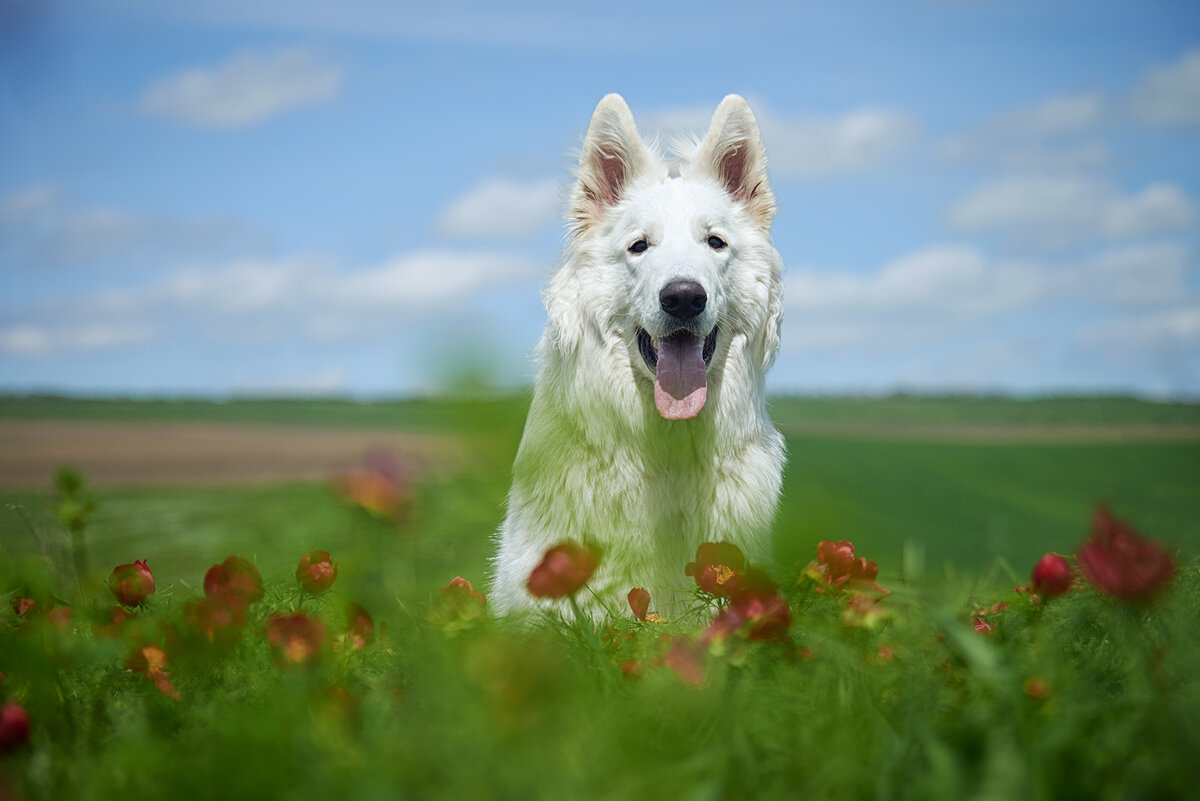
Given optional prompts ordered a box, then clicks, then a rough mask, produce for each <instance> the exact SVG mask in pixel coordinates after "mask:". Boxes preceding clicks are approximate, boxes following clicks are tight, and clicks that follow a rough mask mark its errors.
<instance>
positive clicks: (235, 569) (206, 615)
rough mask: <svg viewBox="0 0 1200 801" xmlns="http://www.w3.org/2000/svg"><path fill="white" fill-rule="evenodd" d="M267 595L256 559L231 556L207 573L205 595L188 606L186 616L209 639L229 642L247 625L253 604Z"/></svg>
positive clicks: (224, 642) (185, 611) (235, 640)
mask: <svg viewBox="0 0 1200 801" xmlns="http://www.w3.org/2000/svg"><path fill="white" fill-rule="evenodd" d="M262 597H263V585H262V576H260V575H259V572H258V568H256V567H255V566H254V564H253V563H251V562H248V561H246V560H245V559H242V558H240V557H237V556H231V557H229V558H228V559H226V560H225V561H224V562H221V563H220V564H216V565H213V566H212V567H210V568H209V569H208V572H207V573H205V574H204V598H202V599H200V600H198V601H192V602H191V603H189V604H187V605H186V606H185V607H184V610H183V613H184V616H185V617H186V618H187V619H188V621H189V622H191V624H192V625H193V626H194V627H195V628H196V629H197V630H198V631H200V632H201V633H202V634H203V635H204V636H205V637H206V638H207V639H208V641H209V642H211V643H213V644H215V645H222V646H228V645H232V644H233V643H235V642H237V641H238V640H239V639H240V638H241V636H242V631H243V630H244V629H245V628H246V621H247V611H248V609H249V608H250V604H252V603H254V602H255V601H259V600H261V599H262Z"/></svg>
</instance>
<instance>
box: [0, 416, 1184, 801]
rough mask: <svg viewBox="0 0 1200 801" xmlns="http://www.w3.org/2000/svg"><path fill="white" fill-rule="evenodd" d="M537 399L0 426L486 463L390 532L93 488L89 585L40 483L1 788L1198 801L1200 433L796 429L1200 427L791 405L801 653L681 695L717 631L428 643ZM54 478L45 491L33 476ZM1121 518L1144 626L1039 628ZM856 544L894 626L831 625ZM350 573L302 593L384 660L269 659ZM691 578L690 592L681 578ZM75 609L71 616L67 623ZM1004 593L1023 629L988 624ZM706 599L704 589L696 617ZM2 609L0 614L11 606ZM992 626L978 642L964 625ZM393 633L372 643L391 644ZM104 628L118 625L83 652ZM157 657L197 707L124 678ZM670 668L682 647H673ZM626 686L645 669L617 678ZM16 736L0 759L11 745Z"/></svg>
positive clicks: (747, 665)
mask: <svg viewBox="0 0 1200 801" xmlns="http://www.w3.org/2000/svg"><path fill="white" fill-rule="evenodd" d="M523 408H524V401H523V400H522V399H510V400H503V401H498V402H493V403H487V404H482V405H480V404H470V403H463V404H460V405H455V404H448V405H438V404H436V403H433V402H422V403H413V404H408V403H395V404H378V405H376V404H353V403H346V402H334V401H321V402H300V401H287V402H279V401H246V402H242V401H238V402H231V403H227V404H208V403H198V402H193V403H185V404H169V403H149V404H147V403H131V402H125V401H85V400H64V399H52V400H44V401H43V400H33V399H6V400H3V401H0V417H10V418H18V419H35V418H39V417H41V418H55V417H58V418H62V417H68V418H75V419H80V418H85V419H113V420H120V419H129V420H136V419H159V420H174V419H181V420H182V419H189V420H190V419H208V420H228V421H242V422H255V421H276V422H290V423H294V422H302V423H311V424H314V425H315V424H332V425H347V426H349V425H370V426H392V425H404V426H409V427H412V428H413V429H414V430H450V431H466V432H467V433H468V434H469V435H471V436H473V437H474V438H475V439H476V441H478V442H481V443H484V444H482V445H481V447H480V449H479V451H478V454H477V458H475V459H473V460H471V461H470V462H469V466H468V467H467V468H466V469H464V470H463V471H462V472H460V473H458V474H455V475H453V476H446V477H439V478H427V479H425V480H424V481H423V482H422V483H420V484H419V485H418V486H416V487H415V488H414V490H413V493H414V499H415V507H414V508H413V510H412V515H411V517H410V518H409V519H408V520H407V521H406V522H405V523H403V524H402V525H399V526H397V525H396V524H394V523H392V522H389V521H387V520H384V519H381V518H379V517H378V516H374V515H371V514H368V513H366V512H365V511H364V510H362V509H360V508H356V507H354V506H352V505H348V504H347V503H345V502H344V501H343V500H342V499H341V498H339V497H338V495H337V494H336V493H335V492H334V491H333V488H331V487H329V486H325V485H322V484H312V483H287V484H280V485H267V486H252V487H232V488H221V489H213V488H205V489H199V488H173V489H155V490H149V489H136V488H127V489H113V490H105V491H103V492H101V491H94V492H92V493H91V494H92V495H93V497H94V498H95V501H96V506H95V511H94V512H93V514H92V515H91V517H90V519H89V520H88V522H87V527H86V532H85V534H86V536H85V541H86V545H87V556H88V560H89V564H90V570H89V574H88V576H86V577H85V581H84V582H83V591H82V594H79V593H78V592H77V591H76V590H75V589H74V588H73V585H72V582H71V580H70V570H69V565H70V558H69V543H68V537H67V534H66V532H65V530H64V529H63V527H62V526H61V524H60V523H59V521H58V519H57V518H56V515H55V500H54V498H53V496H52V494H51V493H50V491H49V490H47V491H46V492H12V491H6V492H0V501H3V506H0V553H2V558H0V586H2V587H3V588H4V590H5V592H6V595H7V596H8V597H10V598H16V597H32V598H36V599H37V600H38V601H39V604H40V607H39V608H41V609H42V610H43V612H44V611H45V609H46V607H48V606H49V605H52V604H55V603H61V602H70V603H71V604H72V611H71V617H70V619H69V621H67V622H66V623H65V624H62V621H61V620H59V621H58V622H57V623H56V621H55V619H54V618H53V617H52V616H48V615H44V614H40V615H39V614H34V615H33V616H32V617H30V619H29V620H24V621H23V620H21V619H19V618H18V617H17V615H16V614H15V613H12V614H9V615H7V616H6V617H5V618H4V622H3V625H0V673H3V674H4V675H5V677H6V678H5V679H4V681H3V682H0V696H2V697H4V698H8V699H13V700H16V701H18V702H20V703H21V704H22V705H23V706H24V708H26V709H27V710H28V712H29V715H30V718H31V725H32V729H31V731H32V734H31V739H30V742H29V744H28V745H25V746H23V747H19V748H15V749H13V750H12V751H11V753H7V754H3V755H0V797H7V796H12V797H17V798H22V797H28V798H80V799H88V798H110V797H121V798H131V797H132V798H142V797H146V798H149V797H156V798H160V797H171V798H189V797H206V798H208V797H213V796H221V797H250V796H252V795H254V796H265V797H280V798H309V797H328V796H337V797H345V798H351V799H358V798H362V799H374V798H396V797H400V798H406V797H412V798H429V797H447V796H463V795H469V796H470V797H480V798H510V797H512V798H516V797H519V798H566V797H572V798H574V797H580V798H584V797H586V798H628V797H636V796H646V797H655V798H725V797H747V798H797V797H814V798H946V799H951V798H953V799H958V798H969V797H992V798H1014V799H1015V798H1021V799H1025V798H1032V799H1051V798H1053V799H1059V798H1114V799H1116V798H1186V797H1190V795H1191V794H1192V790H1193V788H1194V786H1195V782H1196V780H1197V779H1200V768H1198V767H1197V766H1196V764H1195V760H1194V758H1193V755H1194V754H1195V753H1196V752H1198V751H1200V730H1197V728H1196V727H1195V725H1194V723H1193V721H1194V720H1195V719H1196V716H1197V715H1198V714H1200V685H1198V684H1197V673H1196V665H1198V664H1200V624H1198V623H1197V618H1196V615H1195V610H1196V608H1197V606H1198V605H1200V572H1198V571H1197V569H1196V565H1195V562H1194V559H1195V557H1196V556H1197V554H1198V553H1200V523H1198V522H1197V521H1200V514H1198V512H1200V493H1197V492H1196V491H1195V487H1196V486H1200V481H1198V479H1200V444H1197V443H1196V442H1195V441H1194V440H1189V439H1187V438H1180V439H1179V440H1177V441H1176V440H1170V439H1167V440H1164V441H1136V442H1126V443H1086V442H1038V441H1024V440H1023V441H1019V442H1007V443H1000V442H971V441H965V442H954V441H922V440H921V439H920V438H919V437H915V436H914V437H904V438H896V437H893V436H886V437H884V436H880V437H873V436H872V435H871V433H870V432H869V431H868V432H867V433H866V434H864V433H862V432H851V433H846V432H838V431H835V432H833V433H830V432H823V431H816V432H814V431H812V430H811V429H809V428H807V427H806V426H807V425H808V423H809V422H811V421H813V420H817V421H832V422H845V421H852V422H855V421H856V422H871V423H880V422H883V423H887V424H889V425H893V426H897V425H906V424H909V423H913V424H917V423H919V424H922V425H925V424H929V423H964V422H966V423H971V424H980V423H987V424H997V425H999V424H1011V423H1021V424H1038V425H1048V426H1054V425H1063V424H1075V425H1083V424H1089V425H1090V424H1094V423H1095V422H1096V421H1097V420H1101V421H1105V422H1110V423H1113V424H1126V425H1128V424H1152V425H1161V426H1167V427H1172V426H1179V425H1193V424H1195V422H1196V417H1197V410H1196V407H1195V406H1189V405H1186V404H1174V405H1170V404H1167V405H1164V404H1151V403H1146V402H1143V401H1136V400H1129V399H1076V400H1074V401H1067V400H1061V399H1052V400H1045V401H1025V402H1015V401H1004V400H1002V399H970V398H934V399H920V398H892V399H878V400H876V401H873V402H872V401H858V400H854V401H851V400H844V401H833V400H825V399H783V400H779V401H776V402H775V403H774V404H773V414H774V415H775V417H776V419H777V420H778V421H779V422H780V426H781V428H782V429H783V430H784V431H785V432H790V433H789V436H788V448H789V467H788V472H787V474H786V479H785V488H784V498H783V502H782V505H781V509H780V515H779V519H778V524H777V527H776V564H774V565H773V566H771V574H772V576H773V577H774V579H775V581H776V582H777V584H778V587H779V591H780V593H782V596H783V597H784V598H785V599H786V601H787V604H788V607H789V609H790V612H791V619H792V622H791V626H790V627H789V628H788V630H787V639H786V640H785V641H766V642H760V641H756V640H751V639H748V638H747V637H746V632H745V631H744V630H743V631H742V632H741V633H740V634H737V635H734V636H733V637H730V638H727V639H723V640H720V641H714V642H713V643H711V644H710V646H709V647H708V648H707V650H706V651H705V652H704V653H703V655H702V656H701V657H700V659H699V662H700V666H701V668H702V671H703V680H702V681H701V682H700V683H699V684H698V685H693V684H692V683H691V682H689V681H688V680H687V676H686V675H684V676H683V677H681V675H680V674H679V673H678V672H677V671H676V670H673V669H672V667H671V659H670V658H669V657H668V654H671V653H674V652H673V651H672V650H671V649H672V648H673V647H675V646H680V647H683V646H686V645H687V644H689V643H690V644H692V646H693V647H694V645H695V643H696V642H697V640H696V638H697V637H699V636H700V634H701V631H702V630H703V629H704V628H705V625H706V624H707V622H708V620H709V619H710V618H711V617H712V615H713V614H714V613H715V607H707V608H708V611H706V612H698V614H697V616H696V617H695V618H692V619H690V620H676V621H673V622H671V623H667V624H657V625H655V624H648V623H640V622H636V621H632V620H624V621H621V622H618V623H617V624H616V626H615V630H609V629H603V628H601V629H599V630H596V631H591V630H590V629H589V628H588V627H586V626H582V625H580V624H567V623H562V622H557V623H555V622H550V623H549V624H548V625H544V626H541V627H537V628H535V629H532V630H527V629H513V628H511V627H510V626H508V625H507V624H505V623H504V622H501V621H494V620H484V621H477V622H474V623H470V622H465V623H462V624H461V625H457V626H450V627H447V626H445V625H436V624H435V623H433V622H431V620H430V618H431V616H436V614H437V613H438V610H439V609H440V608H441V604H442V601H441V598H440V595H441V594H440V588H441V587H443V586H445V585H446V584H447V582H448V581H449V580H450V579H451V578H453V577H454V576H456V575H462V576H465V577H467V578H469V579H470V580H471V581H472V582H473V583H474V584H475V586H476V587H477V588H479V589H484V587H483V585H484V584H485V574H486V559H487V556H488V554H489V551H490V535H491V533H492V531H493V530H494V529H495V527H496V525H497V523H498V521H499V520H500V517H501V515H502V505H503V498H504V493H505V492H506V490H507V481H508V467H507V466H508V464H509V463H510V461H511V457H512V453H513V451H514V450H515V447H516V442H517V438H518V436H519V432H520V423H521V418H522V415H523ZM47 479H48V482H49V477H47ZM1097 502H1106V503H1108V504H1109V505H1111V506H1112V508H1113V509H1114V510H1115V511H1116V512H1117V514H1118V515H1120V516H1122V517H1125V518H1128V519H1130V520H1131V521H1133V522H1134V523H1135V524H1136V525H1137V526H1138V527H1139V528H1140V529H1141V530H1142V531H1143V533H1145V534H1147V535H1149V536H1151V537H1153V538H1154V539H1156V540H1161V541H1164V542H1167V543H1170V544H1171V545H1173V546H1175V547H1176V548H1178V550H1179V554H1180V560H1181V561H1180V565H1181V566H1180V569H1179V571H1178V573H1177V575H1176V577H1175V579H1174V581H1173V582H1172V584H1171V585H1170V587H1169V588H1168V589H1167V591H1166V592H1165V593H1164V594H1163V595H1162V596H1161V597H1160V598H1158V600H1157V601H1156V602H1154V603H1152V604H1137V603H1126V602H1122V601H1118V600H1116V599H1113V598H1109V597H1107V596H1105V595H1104V594H1103V593H1101V592H1098V591H1096V590H1093V589H1085V590H1084V591H1080V592H1072V593H1068V594H1067V595H1066V596H1063V597H1061V598H1056V599H1053V600H1051V601H1050V602H1048V603H1045V604H1034V603H1031V602H1030V600H1029V599H1028V597H1027V596H1024V595H1018V594H1014V593H1013V592H1012V587H1013V585H1014V584H1017V583H1027V582H1028V577H1029V570H1030V568H1031V566H1032V564H1033V562H1034V561H1035V560H1036V559H1037V558H1038V557H1039V556H1040V555H1041V554H1043V553H1045V552H1047V551H1051V550H1057V551H1060V552H1064V553H1071V552H1073V550H1074V548H1075V547H1076V545H1077V544H1078V543H1079V542H1080V541H1081V540H1082V539H1083V538H1084V537H1085V536H1086V535H1087V532H1088V527H1089V516H1090V512H1091V509H1092V508H1093V506H1094V504H1096V503H1097ZM838 539H843V540H850V541H852V542H854V543H855V545H856V547H857V549H858V553H859V554H861V555H864V556H866V557H868V558H870V559H873V560H875V561H877V562H878V563H879V565H880V574H879V581H880V583H882V584H883V585H885V586H887V587H888V588H889V589H891V590H892V591H893V594H892V595H891V596H889V597H888V598H886V599H885V600H883V601H881V602H880V603H879V605H878V608H879V609H880V610H884V611H886V615H885V616H884V617H883V618H882V619H879V620H874V619H872V620H871V621H870V622H871V625H869V626H854V625H847V624H846V620H847V617H846V616H847V607H848V605H849V603H850V598H849V597H848V596H847V595H846V594H844V593H833V592H825V593H819V592H817V591H816V587H815V585H814V584H813V583H812V581H811V580H809V579H806V578H804V576H803V573H804V568H805V566H806V565H807V564H808V562H809V561H810V560H812V559H813V558H814V556H815V548H816V543H817V542H818V541H820V540H838ZM317 547H319V548H324V549H327V550H329V551H330V552H331V553H333V555H334V559H335V560H336V562H337V564H338V567H339V576H338V579H337V582H336V583H335V585H334V587H333V589H332V590H331V591H330V592H329V594H327V595H325V596H322V597H320V598H309V599H306V600H305V601H304V605H303V611H304V612H305V613H306V614H307V615H309V616H311V617H312V618H316V619H320V620H322V621H324V623H325V626H326V628H327V631H328V632H329V638H328V639H330V640H332V639H335V638H337V637H341V636H342V635H343V633H344V632H345V631H346V628H347V623H346V621H345V618H344V614H343V610H344V608H345V606H346V604H347V603H348V602H350V601H354V602H358V603H361V604H362V605H363V606H364V607H366V609H367V610H368V611H369V612H370V613H371V614H372V616H373V617H374V620H375V623H376V628H375V630H374V631H375V633H376V636H377V640H376V642H374V643H373V644H370V645H367V646H365V647H363V648H361V649H354V648H352V647H345V646H344V647H343V648H342V649H341V650H337V651H335V650H334V649H333V648H332V646H331V645H330V644H329V643H328V642H327V643H326V644H325V645H324V646H323V647H322V649H321V651H320V653H321V657H320V659H319V660H317V661H316V662H315V663H313V664H308V663H305V664H304V665H299V666H290V667H288V666H280V664H279V657H278V656H277V654H276V653H275V652H274V651H273V649H272V647H271V645H270V643H269V642H268V640H267V636H266V631H267V628H268V621H269V619H270V616H271V615H272V614H274V613H276V612H291V611H292V610H293V609H294V608H295V606H296V601H297V592H296V584H295V578H294V577H293V575H292V574H293V572H294V570H295V566H296V562H297V560H298V559H299V557H300V555H301V554H303V553H304V552H306V551H308V550H309V549H312V548H317ZM230 554H237V555H239V556H242V557H245V558H247V559H250V560H251V561H253V562H254V563H255V564H256V565H257V566H258V569H259V571H260V572H261V575H262V578H263V583H264V585H265V588H266V594H265V597H264V598H263V599H262V600H261V601H258V602H256V603H255V604H254V605H253V606H252V607H250V620H249V623H248V625H247V627H246V630H245V631H244V632H243V634H242V636H241V637H240V638H239V639H238V640H237V642H236V644H235V645H233V646H232V647H231V648H229V649H219V648H215V647H213V646H210V645H208V644H207V642H206V641H202V640H198V639H197V636H196V634H195V630H194V626H193V625H192V624H191V623H190V621H189V617H188V614H187V612H186V609H187V606H188V604H189V603H192V602H195V601H196V600H197V599H199V598H202V597H203V596H204V590H203V587H202V584H203V577H204V572H205V570H206V569H207V568H208V567H209V565H211V564H214V563H216V562H219V561H220V560H222V559H224V558H225V557H226V556H229V555H230ZM136 558H145V559H147V560H148V561H149V563H150V565H151V567H152V569H153V571H154V575H155V578H156V583H157V585H158V590H157V592H156V593H155V594H154V595H153V596H151V598H150V600H149V602H148V606H147V607H146V608H145V609H143V610H141V611H140V612H139V613H138V614H137V615H136V617H135V618H134V619H133V620H132V621H131V622H127V623H126V624H124V625H123V628H121V630H120V631H119V632H117V633H116V634H115V636H114V635H112V634H105V633H102V629H103V626H105V625H107V622H108V618H107V615H108V614H109V613H108V608H109V605H110V604H111V598H110V597H109V596H108V594H107V593H108V591H107V589H106V588H105V587H104V585H103V580H104V578H105V577H106V576H107V574H108V571H109V570H111V569H112V567H113V566H115V565H117V564H119V563H124V562H130V561H133V560H134V559H136ZM680 568H681V581H687V579H686V577H683V575H682V565H681V566H680ZM55 599H58V601H55ZM997 602H1006V603H1007V604H1008V606H1007V608H1005V609H1002V610H996V611H988V610H990V609H991V607H992V605H993V604H995V603H997ZM705 603H706V599H704V598H703V597H701V596H699V595H698V596H697V604H698V608H706V607H704V606H703V605H704V604H705ZM5 611H6V612H7V610H5ZM981 613H982V616H983V617H984V618H985V619H986V620H987V621H988V622H989V625H991V626H992V627H993V630H992V631H991V632H990V633H986V634H981V633H978V632H976V631H975V630H974V621H975V620H976V618H977V617H980V616H981ZM382 624H386V630H387V633H386V636H384V634H383V628H384V626H383V625H382ZM97 625H100V628H97ZM146 644H153V645H154V646H155V647H160V648H161V649H162V650H163V652H164V653H165V655H166V659H167V665H166V670H167V671H168V672H169V673H170V674H171V675H170V681H171V682H172V683H173V687H174V688H176V690H177V691H178V693H179V696H180V699H179V700H178V701H176V700H173V699H172V698H170V697H167V695H165V694H164V693H163V692H162V691H161V690H160V689H159V688H157V687H156V685H155V684H154V683H153V682H152V681H149V680H148V677H147V675H144V674H143V673H144V672H145V671H143V672H141V673H140V672H138V671H136V670H130V669H128V668H127V667H126V664H127V662H128V660H129V656H130V652H131V650H132V649H135V648H139V647H142V646H144V645H146ZM681 653H685V654H686V653H687V650H686V648H684V650H683V651H682V652H681ZM627 674H633V675H636V676H637V678H634V677H632V676H631V675H627ZM0 739H2V738H0Z"/></svg>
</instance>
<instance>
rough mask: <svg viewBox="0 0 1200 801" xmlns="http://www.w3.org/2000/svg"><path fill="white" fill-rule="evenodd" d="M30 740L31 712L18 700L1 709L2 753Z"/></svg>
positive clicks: (8, 702) (0, 733)
mask: <svg viewBox="0 0 1200 801" xmlns="http://www.w3.org/2000/svg"><path fill="white" fill-rule="evenodd" d="M28 742H29V713H28V712H26V711H25V707H23V706H21V705H20V704H18V703H17V702H16V701H6V702H5V703H4V708H3V709H0V754H7V753H9V752H10V751H15V750H17V749H18V748H20V747H21V746H23V745H25V744H26V743H28Z"/></svg>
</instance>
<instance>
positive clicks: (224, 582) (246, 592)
mask: <svg viewBox="0 0 1200 801" xmlns="http://www.w3.org/2000/svg"><path fill="white" fill-rule="evenodd" d="M204 594H205V595H207V596H209V597H217V596H236V597H237V598H240V599H241V600H242V602H243V603H244V604H245V605H246V606H249V605H250V604H252V603H254V602H255V601H258V600H260V599H261V598H262V597H263V583H262V576H261V575H259V573H258V568H257V567H255V566H254V564H253V563H252V562H248V561H246V560H245V559H242V558H240V557H237V556H231V557H229V558H228V559H226V560H225V561H224V562H221V563H220V564H219V565H213V566H212V567H210V568H209V569H208V572H207V573H205V574H204Z"/></svg>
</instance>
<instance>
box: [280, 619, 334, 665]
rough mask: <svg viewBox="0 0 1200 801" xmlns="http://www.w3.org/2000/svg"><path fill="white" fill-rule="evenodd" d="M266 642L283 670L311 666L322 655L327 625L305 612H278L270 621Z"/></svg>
mask: <svg viewBox="0 0 1200 801" xmlns="http://www.w3.org/2000/svg"><path fill="white" fill-rule="evenodd" d="M267 642H269V643H270V644H271V650H272V651H273V652H274V654H275V661H276V662H277V663H278V664H279V665H280V666H281V667H290V666H292V665H311V664H313V663H315V662H316V661H317V658H318V657H319V656H320V655H321V645H322V644H323V643H324V642H325V624H324V623H322V622H321V621H320V620H317V619H316V618H313V617H309V616H308V615H306V614H304V613H303V612H296V613H295V614H291V615H286V614H283V613H282V612H276V613H275V614H273V615H271V617H270V619H269V620H268V621H267Z"/></svg>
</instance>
